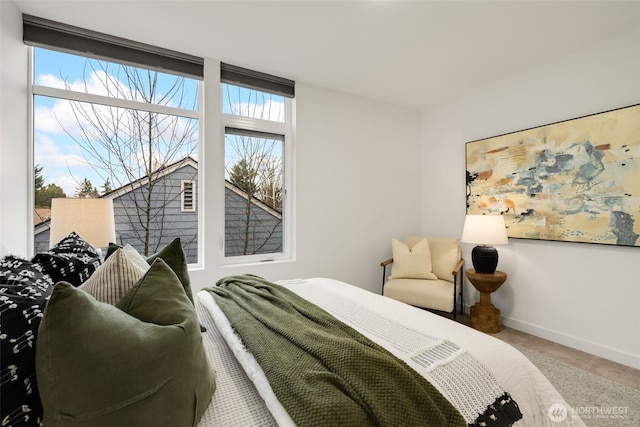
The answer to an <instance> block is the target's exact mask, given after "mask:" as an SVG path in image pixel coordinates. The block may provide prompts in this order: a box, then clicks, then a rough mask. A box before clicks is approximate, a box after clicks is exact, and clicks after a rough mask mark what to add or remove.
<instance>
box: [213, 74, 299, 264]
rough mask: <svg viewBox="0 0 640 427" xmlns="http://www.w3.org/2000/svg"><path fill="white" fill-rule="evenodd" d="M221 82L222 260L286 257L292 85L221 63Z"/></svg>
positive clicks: (289, 230) (289, 225)
mask: <svg viewBox="0 0 640 427" xmlns="http://www.w3.org/2000/svg"><path fill="white" fill-rule="evenodd" d="M221 80H222V94H223V99H222V103H223V105H222V106H223V108H222V109H223V125H224V139H225V144H224V153H225V158H224V161H225V182H224V186H225V189H224V216H225V221H224V257H225V258H226V259H227V260H230V261H231V260H247V261H250V260H256V261H258V260H259V261H267V260H276V259H283V258H288V257H290V256H291V234H292V223H293V214H292V208H291V205H292V203H291V200H290V197H288V196H289V191H288V190H289V188H290V185H291V169H292V168H291V157H292V152H293V148H292V146H293V138H292V108H293V107H292V98H293V82H291V81H288V80H285V79H279V78H277V77H273V76H268V75H262V74H260V73H257V72H255V71H250V70H244V69H240V68H237V67H233V66H229V65H227V64H222V67H221ZM274 82H275V83H274ZM274 84H275V85H276V86H274ZM278 84H279V85H280V86H277V85H278Z"/></svg>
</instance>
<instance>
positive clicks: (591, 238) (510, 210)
mask: <svg viewBox="0 0 640 427" xmlns="http://www.w3.org/2000/svg"><path fill="white" fill-rule="evenodd" d="M466 159H467V166H466V169H467V213H468V214H484V213H486V214H502V215H504V220H505V224H506V226H507V234H508V236H509V237H514V238H523V239H538V240H556V241H565V242H587V243H599V244H606V245H619V246H636V247H640V104H638V105H633V106H630V107H625V108H619V109H616V110H611V111H606V112H604V113H600V114H594V115H590V116H585V117H580V118H576V119H572V120H567V121H563V122H558V123H553V124H549V125H546V126H540V127H536V128H531V129H526V130H522V131H518V132H513V133H509V134H505V135H500V136H495V137H492V138H487V139H482V140H478V141H472V142H468V143H467V144H466Z"/></svg>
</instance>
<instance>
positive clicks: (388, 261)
mask: <svg viewBox="0 0 640 427" xmlns="http://www.w3.org/2000/svg"><path fill="white" fill-rule="evenodd" d="M392 262H393V258H389V259H388V260H386V261H382V262H381V263H380V267H386V266H387V265H389V264H391V263H392Z"/></svg>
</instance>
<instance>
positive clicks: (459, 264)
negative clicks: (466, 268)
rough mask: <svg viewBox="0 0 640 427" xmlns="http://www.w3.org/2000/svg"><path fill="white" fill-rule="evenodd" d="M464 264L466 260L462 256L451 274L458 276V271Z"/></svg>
mask: <svg viewBox="0 0 640 427" xmlns="http://www.w3.org/2000/svg"><path fill="white" fill-rule="evenodd" d="M462 264H464V260H463V259H462V258H460V259H459V260H458V262H456V266H455V267H453V271H452V272H451V274H453V277H456V276H457V275H458V271H460V269H461V268H462Z"/></svg>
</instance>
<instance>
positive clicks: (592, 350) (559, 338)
mask: <svg viewBox="0 0 640 427" xmlns="http://www.w3.org/2000/svg"><path fill="white" fill-rule="evenodd" d="M467 312H468V311H467ZM502 324H503V325H504V326H506V327H509V328H511V329H515V330H518V331H521V332H526V333H528V334H531V335H535V336H537V337H540V338H544V339H546V340H549V341H553V342H555V343H558V344H562V345H565V346H567V347H571V348H574V349H576V350H580V351H584V352H585V353H589V354H592V355H594V356H598V357H602V358H604V359H608V360H611V361H613V362H616V363H620V364H622V365H626V366H630V367H632V368H635V369H640V356H638V355H635V354H631V353H627V352H624V351H620V350H618V349H615V348H611V347H608V346H605V345H602V344H598V343H595V342H592V341H588V340H583V339H580V338H576V337H573V336H571V335H567V334H564V333H562V332H558V331H554V330H551V329H547V328H543V327H540V326H538V325H534V324H531V323H528V322H523V321H521V320H517V319H511V318H509V317H505V316H503V317H502Z"/></svg>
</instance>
